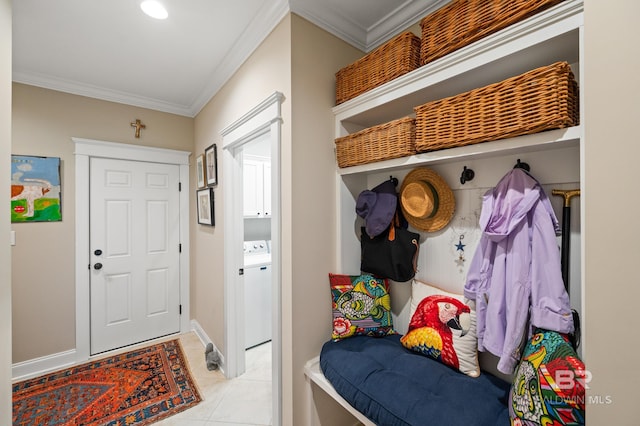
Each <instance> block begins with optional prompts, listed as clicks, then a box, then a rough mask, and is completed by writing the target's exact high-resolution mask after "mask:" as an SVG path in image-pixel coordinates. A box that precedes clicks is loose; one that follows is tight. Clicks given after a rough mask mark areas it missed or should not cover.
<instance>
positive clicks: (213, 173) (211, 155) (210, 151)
mask: <svg viewBox="0 0 640 426" xmlns="http://www.w3.org/2000/svg"><path fill="white" fill-rule="evenodd" d="M204 158H205V164H206V165H207V185H208V186H216V185H217V184H218V153H217V147H216V144H215V143H214V144H213V145H211V146H210V147H208V148H207V149H205V150H204Z"/></svg>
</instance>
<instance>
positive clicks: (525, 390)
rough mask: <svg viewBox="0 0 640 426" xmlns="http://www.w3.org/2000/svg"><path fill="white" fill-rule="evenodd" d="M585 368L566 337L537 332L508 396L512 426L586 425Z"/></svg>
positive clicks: (524, 355)
mask: <svg viewBox="0 0 640 426" xmlns="http://www.w3.org/2000/svg"><path fill="white" fill-rule="evenodd" d="M584 379H585V369H584V363H583V362H582V361H581V360H580V359H579V358H578V355H577V354H576V352H575V351H574V350H573V347H572V346H571V344H570V343H569V340H568V338H567V337H566V336H563V335H561V334H559V333H556V332H555V331H547V330H539V329H538V330H536V333H535V334H534V335H533V337H532V338H531V340H530V341H529V343H527V346H526V347H525V350H524V354H523V355H522V360H521V361H520V364H519V365H518V368H517V370H516V373H515V376H514V380H513V385H512V386H511V392H510V393H509V415H510V417H511V424H512V425H518V426H524V425H526V426H535V425H545V426H547V425H548V426H561V425H583V424H585V390H584Z"/></svg>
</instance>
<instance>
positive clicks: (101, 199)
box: [89, 158, 180, 354]
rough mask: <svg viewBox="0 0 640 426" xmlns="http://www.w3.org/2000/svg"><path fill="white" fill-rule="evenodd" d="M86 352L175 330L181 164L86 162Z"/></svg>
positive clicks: (118, 345) (178, 289)
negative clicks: (88, 335) (88, 277)
mask: <svg viewBox="0 0 640 426" xmlns="http://www.w3.org/2000/svg"><path fill="white" fill-rule="evenodd" d="M89 185H90V200H89V210H90V218H89V220H90V249H91V254H90V259H91V264H90V268H91V284H90V286H91V289H90V292H91V303H90V304H91V306H90V311H91V315H90V317H91V325H90V327H91V354H96V353H100V352H104V351H108V350H111V349H115V348H119V347H122V346H127V345H130V344H134V343H138V342H142V341H145V340H149V339H153V338H156V337H160V336H164V335H167V334H171V333H176V332H178V331H180V266H179V257H180V246H179V245H180V226H179V223H180V209H179V166H177V165H171V164H159V163H146V162H141V161H128V160H113V159H104V158H91V163H90V183H89Z"/></svg>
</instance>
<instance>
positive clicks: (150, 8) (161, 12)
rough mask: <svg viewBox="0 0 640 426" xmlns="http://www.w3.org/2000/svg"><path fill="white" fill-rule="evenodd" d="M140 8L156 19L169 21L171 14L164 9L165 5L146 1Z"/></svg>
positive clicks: (151, 0) (150, 0)
mask: <svg viewBox="0 0 640 426" xmlns="http://www.w3.org/2000/svg"><path fill="white" fill-rule="evenodd" d="M140 8H141V9H142V11H143V12H144V13H146V14H147V15H149V16H151V17H152V18H156V19H167V16H169V13H167V9H165V8H164V6H163V5H161V4H160V3H158V2H157V1H155V0H145V1H143V2H142V3H140Z"/></svg>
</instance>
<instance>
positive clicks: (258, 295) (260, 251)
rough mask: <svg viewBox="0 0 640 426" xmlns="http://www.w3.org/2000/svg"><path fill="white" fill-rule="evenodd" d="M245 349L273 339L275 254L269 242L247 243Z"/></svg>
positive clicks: (245, 259)
mask: <svg viewBox="0 0 640 426" xmlns="http://www.w3.org/2000/svg"><path fill="white" fill-rule="evenodd" d="M244 300H245V309H244V312H245V315H244V318H245V321H244V322H245V348H247V349H248V348H251V347H254V346H257V345H260V344H262V343H265V342H268V341H269V340H271V310H272V309H271V305H272V303H271V253H269V246H268V244H267V242H266V241H265V240H258V241H245V243H244Z"/></svg>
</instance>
